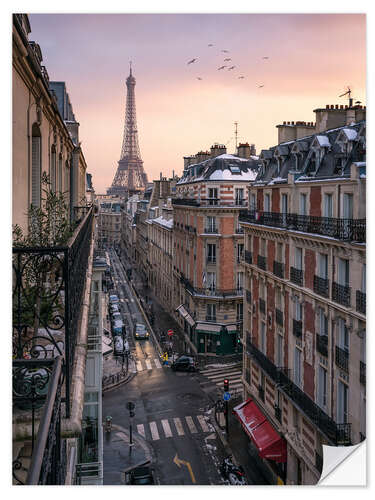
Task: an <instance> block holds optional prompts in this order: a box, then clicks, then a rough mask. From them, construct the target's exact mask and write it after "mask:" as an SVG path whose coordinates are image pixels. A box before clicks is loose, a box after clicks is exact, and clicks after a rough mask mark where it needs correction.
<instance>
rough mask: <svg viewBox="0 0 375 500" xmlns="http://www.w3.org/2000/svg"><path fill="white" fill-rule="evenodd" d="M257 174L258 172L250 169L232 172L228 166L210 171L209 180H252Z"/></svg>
mask: <svg viewBox="0 0 375 500" xmlns="http://www.w3.org/2000/svg"><path fill="white" fill-rule="evenodd" d="M257 175H258V172H256V171H255V170H250V169H249V170H248V171H247V172H242V171H241V174H232V172H231V171H230V170H229V168H226V169H225V170H215V171H214V172H212V174H211V175H210V178H209V180H210V181H224V180H236V181H239V180H241V181H244V180H246V181H253V180H254V179H255V178H256V176H257Z"/></svg>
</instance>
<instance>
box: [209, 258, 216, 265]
mask: <svg viewBox="0 0 375 500" xmlns="http://www.w3.org/2000/svg"><path fill="white" fill-rule="evenodd" d="M207 264H216V257H207Z"/></svg>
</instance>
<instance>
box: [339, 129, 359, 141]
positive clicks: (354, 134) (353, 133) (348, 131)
mask: <svg viewBox="0 0 375 500" xmlns="http://www.w3.org/2000/svg"><path fill="white" fill-rule="evenodd" d="M342 131H343V132H344V134H345V135H346V137H347V138H348V140H349V141H354V140H355V139H356V137H357V135H358V134H357V131H356V130H355V129H353V128H343V129H342Z"/></svg>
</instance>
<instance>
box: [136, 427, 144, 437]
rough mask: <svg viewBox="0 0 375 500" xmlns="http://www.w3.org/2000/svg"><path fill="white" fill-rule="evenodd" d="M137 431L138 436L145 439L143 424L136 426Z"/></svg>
mask: <svg viewBox="0 0 375 500" xmlns="http://www.w3.org/2000/svg"><path fill="white" fill-rule="evenodd" d="M137 431H138V434H140V435H141V436H142V437H144V438H146V434H145V426H144V425H143V424H138V425H137Z"/></svg>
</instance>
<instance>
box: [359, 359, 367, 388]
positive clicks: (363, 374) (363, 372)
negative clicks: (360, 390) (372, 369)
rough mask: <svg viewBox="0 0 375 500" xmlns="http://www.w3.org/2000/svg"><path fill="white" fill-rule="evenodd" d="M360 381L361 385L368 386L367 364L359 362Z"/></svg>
mask: <svg viewBox="0 0 375 500" xmlns="http://www.w3.org/2000/svg"><path fill="white" fill-rule="evenodd" d="M359 381H360V382H361V384H363V385H366V363H364V362H363V361H360V362H359Z"/></svg>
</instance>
